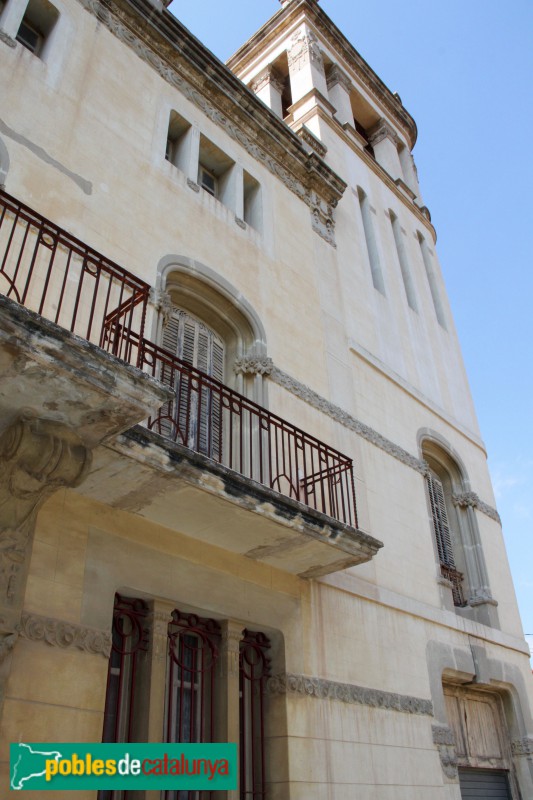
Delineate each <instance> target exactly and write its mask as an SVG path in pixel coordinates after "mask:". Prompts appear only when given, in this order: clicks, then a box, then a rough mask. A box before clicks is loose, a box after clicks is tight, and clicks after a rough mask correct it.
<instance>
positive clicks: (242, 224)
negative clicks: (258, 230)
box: [235, 214, 248, 231]
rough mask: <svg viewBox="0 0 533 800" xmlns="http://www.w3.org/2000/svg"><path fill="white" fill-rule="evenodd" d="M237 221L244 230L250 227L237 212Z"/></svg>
mask: <svg viewBox="0 0 533 800" xmlns="http://www.w3.org/2000/svg"><path fill="white" fill-rule="evenodd" d="M235 222H236V224H237V225H238V226H239V228H242V229H243V231H245V230H246V228H247V227H248V226H247V224H246V222H245V221H244V220H243V219H241V218H240V217H238V216H237V214H235Z"/></svg>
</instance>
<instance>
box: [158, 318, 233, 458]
mask: <svg viewBox="0 0 533 800" xmlns="http://www.w3.org/2000/svg"><path fill="white" fill-rule="evenodd" d="M162 344H163V347H164V348H165V350H169V352H171V353H172V354H173V355H177V356H178V358H180V359H181V360H182V361H184V362H185V363H187V364H190V365H191V366H192V367H195V368H196V369H198V370H200V371H201V372H203V373H204V374H206V375H208V376H210V377H213V378H216V380H218V381H220V382H221V383H222V382H223V380H224V343H223V341H222V339H220V337H219V336H217V334H216V333H215V332H214V331H213V330H211V329H210V328H208V327H207V326H206V325H204V323H203V322H201V321H200V320H198V319H196V318H195V317H193V316H191V315H190V314H188V313H187V312H186V311H184V310H182V309H178V308H177V309H176V310H175V311H174V312H173V313H172V315H171V317H170V319H169V321H168V323H167V325H166V326H165V329H164V331H163V339H162ZM170 372H171V371H169V370H167V372H166V373H164V374H162V376H161V379H162V380H163V382H164V383H167V384H168V385H171V386H172V388H173V389H174V390H175V392H176V401H175V403H174V417H173V420H174V423H173V425H171V424H170V423H168V424H167V427H168V428H169V429H170V427H172V428H175V431H174V433H173V436H172V438H174V439H176V441H179V442H181V443H182V444H185V445H187V446H188V447H191V448H192V449H194V450H198V451H199V452H200V453H204V454H205V455H208V456H210V457H211V458H214V459H215V460H217V461H220V460H221V456H222V430H221V427H222V408H221V403H220V396H219V394H218V393H217V392H216V391H213V390H211V389H210V388H209V387H208V386H205V385H202V386H201V388H200V387H198V388H194V389H193V388H192V385H191V381H190V378H189V376H188V375H187V374H184V373H180V372H176V371H174V372H173V374H172V378H171V381H169V380H168V375H169V374H170ZM167 373H168V375H167ZM165 378H167V379H166V380H165ZM195 383H196V382H195ZM163 428H164V424H162V426H161V432H162V433H163V434H164V435H169V433H167V432H166V431H165V430H163Z"/></svg>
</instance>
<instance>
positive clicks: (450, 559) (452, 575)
mask: <svg viewBox="0 0 533 800" xmlns="http://www.w3.org/2000/svg"><path fill="white" fill-rule="evenodd" d="M442 477H443V478H445V476H442ZM427 483H428V493H429V502H430V505H431V514H432V517H433V530H434V533H435V543H436V545H437V552H438V556H439V562H440V568H441V573H442V576H443V577H444V578H446V580H449V581H450V583H451V586H452V595H453V604H454V606H458V607H460V608H462V607H464V606H465V605H466V602H465V598H464V591H463V578H464V575H463V573H461V572H459V571H458V570H457V568H456V564H455V555H454V544H453V539H452V532H451V528H450V517H451V514H452V513H453V511H452V509H450V512H449V511H448V506H449V499H448V504H447V503H446V494H448V498H449V497H450V487H449V486H448V485H446V488H445V484H444V483H443V481H442V480H441V479H440V478H439V476H438V475H437V473H436V472H434V471H433V470H431V471H430V474H429V475H428V476H427ZM447 483H448V481H446V484H447ZM455 549H457V547H455Z"/></svg>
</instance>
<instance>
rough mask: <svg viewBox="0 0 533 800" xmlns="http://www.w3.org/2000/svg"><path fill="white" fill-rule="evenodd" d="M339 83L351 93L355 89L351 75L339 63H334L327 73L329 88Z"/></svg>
mask: <svg viewBox="0 0 533 800" xmlns="http://www.w3.org/2000/svg"><path fill="white" fill-rule="evenodd" d="M338 83H340V85H341V86H342V88H343V89H345V90H346V91H347V92H348V93H350V92H351V91H352V89H353V84H352V81H351V80H350V78H349V76H348V75H347V74H346V73H345V72H344V71H343V70H342V69H341V68H340V67H339V65H338V64H333V65H332V66H331V67H330V68H329V70H328V74H327V84H328V89H331V88H332V87H333V86H336V85H337V84H338Z"/></svg>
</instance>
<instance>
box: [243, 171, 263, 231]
mask: <svg viewBox="0 0 533 800" xmlns="http://www.w3.org/2000/svg"><path fill="white" fill-rule="evenodd" d="M243 192H244V196H243V204H244V221H245V222H246V224H247V225H251V226H252V228H255V229H256V230H259V229H260V227H261V216H262V215H261V187H260V185H259V182H258V181H256V179H255V178H253V177H252V176H251V175H250V174H249V173H248V172H246V170H244V172H243Z"/></svg>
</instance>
